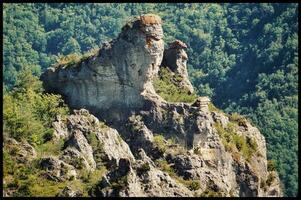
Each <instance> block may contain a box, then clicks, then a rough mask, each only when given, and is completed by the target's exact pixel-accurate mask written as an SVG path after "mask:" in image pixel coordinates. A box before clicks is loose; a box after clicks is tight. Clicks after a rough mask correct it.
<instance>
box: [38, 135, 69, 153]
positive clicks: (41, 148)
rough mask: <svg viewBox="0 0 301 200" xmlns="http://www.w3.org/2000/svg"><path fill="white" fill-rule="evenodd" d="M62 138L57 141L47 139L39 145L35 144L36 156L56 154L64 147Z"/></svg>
mask: <svg viewBox="0 0 301 200" xmlns="http://www.w3.org/2000/svg"><path fill="white" fill-rule="evenodd" d="M64 142H65V141H64V139H59V140H58V141H49V142H46V143H44V144H41V145H37V147H36V151H37V154H38V157H43V156H49V155H54V156H58V155H59V154H60V153H61V151H62V150H63V148H64Z"/></svg>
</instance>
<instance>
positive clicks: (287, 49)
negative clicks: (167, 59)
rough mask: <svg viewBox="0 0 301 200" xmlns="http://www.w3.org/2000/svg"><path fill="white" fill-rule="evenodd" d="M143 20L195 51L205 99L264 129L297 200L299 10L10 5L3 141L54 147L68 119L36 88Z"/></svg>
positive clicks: (193, 71) (195, 77) (56, 100)
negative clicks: (54, 136) (50, 141)
mask: <svg viewBox="0 0 301 200" xmlns="http://www.w3.org/2000/svg"><path fill="white" fill-rule="evenodd" d="M145 13H155V14H157V15H159V16H160V17H161V18H162V19H163V29H164V34H165V36H164V37H165V38H164V40H165V42H166V44H168V42H170V41H172V40H174V39H180V40H182V41H183V42H185V43H186V44H187V46H188V49H187V54H188V57H189V59H188V71H189V75H190V78H191V82H192V83H193V85H194V87H195V89H196V91H197V93H198V94H199V95H206V96H209V97H210V98H211V99H212V102H213V103H214V104H215V105H216V106H217V107H219V108H221V109H223V110H224V111H226V112H229V113H233V112H237V113H239V114H242V115H245V116H246V117H248V118H249V119H250V120H251V121H252V122H253V123H254V124H255V125H256V126H257V127H259V129H260V131H261V133H262V134H263V135H264V136H265V138H266V142H267V149H268V154H267V156H268V159H270V160H274V161H275V164H276V168H277V170H278V172H279V175H280V178H281V181H282V183H283V187H284V192H285V195H286V196H296V195H297V194H298V157H297V155H298V4H292V3H287V4H285V3H281V4H280V3H279V4H278V3H277V4H276V3H275V4H274V3H270V4H268V3H261V4H255V3H252V4H229V3H226V4H182V3H180V4H179V3H174V4H136V3H123V4H92V3H89V4H3V92H4V120H5V121H4V133H6V134H11V133H14V134H15V135H13V137H15V138H20V137H27V139H28V140H29V141H30V142H31V143H36V144H39V143H40V142H41V141H43V140H45V139H46V140H47V136H49V134H50V131H49V123H50V122H51V120H52V119H54V116H55V114H57V113H64V114H65V113H67V112H68V111H67V108H65V106H64V105H63V103H62V101H61V100H60V97H59V96H56V95H49V94H44V93H42V90H41V86H40V85H39V84H40V83H39V82H38V81H37V80H35V79H37V77H39V76H40V74H41V73H42V72H43V71H44V70H45V69H46V68H47V67H49V66H50V65H52V64H54V63H55V62H56V60H58V59H60V58H62V57H63V56H65V55H68V54H71V53H76V54H79V55H80V54H84V53H85V52H87V51H89V50H92V49H94V48H98V47H101V44H102V43H103V42H105V41H109V40H111V39H113V38H115V37H116V36H117V35H118V33H119V32H120V31H121V28H122V26H123V25H124V24H125V22H126V21H127V20H129V19H130V18H131V17H132V16H137V15H140V14H145ZM31 74H33V75H34V76H31ZM13 108H17V110H13ZM24 113H26V114H27V115H25V116H24ZM43 113H44V115H43ZM45 113H48V114H45ZM49 113H50V114H49ZM12 124H13V125H12ZM16 124H17V125H16ZM11 127H15V128H17V129H14V131H12V130H10V128H11ZM16 130H17V131H16ZM29 130H30V131H29ZM34 131H36V132H39V131H40V132H42V133H43V134H42V135H41V134H40V135H39V134H34V135H32V134H31V133H30V132H34ZM23 134H24V135H25V136H24V135H23ZM26 134H27V135H26ZM42 136H43V137H42ZM4 155H5V154H4ZM4 159H5V158H4Z"/></svg>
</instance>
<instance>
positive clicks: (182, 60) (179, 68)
mask: <svg viewBox="0 0 301 200" xmlns="http://www.w3.org/2000/svg"><path fill="white" fill-rule="evenodd" d="M186 48H187V46H186V44H185V43H183V42H182V41H180V40H176V41H174V42H172V43H170V44H169V48H168V49H165V50H164V57H163V61H162V66H165V67H168V68H170V69H171V70H172V71H173V72H175V73H176V74H177V75H178V76H179V77H180V87H181V88H183V89H187V90H188V91H189V92H190V93H191V94H192V93H193V86H192V84H191V83H190V81H189V78H188V72H187V67H186V63H187V59H188V56H187V54H186V52H185V49H186Z"/></svg>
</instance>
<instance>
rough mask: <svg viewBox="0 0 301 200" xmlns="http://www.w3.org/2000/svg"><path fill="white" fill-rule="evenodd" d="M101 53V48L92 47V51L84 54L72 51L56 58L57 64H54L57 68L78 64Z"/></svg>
mask: <svg viewBox="0 0 301 200" xmlns="http://www.w3.org/2000/svg"><path fill="white" fill-rule="evenodd" d="M98 53H99V48H95V49H91V50H90V51H88V52H86V53H84V54H78V53H71V54H69V55H66V56H64V55H59V57H58V59H57V60H56V64H54V65H53V66H54V67H55V68H58V67H62V68H66V67H72V66H76V64H79V63H81V62H82V61H84V60H86V59H88V58H89V57H91V56H94V55H97V54H98Z"/></svg>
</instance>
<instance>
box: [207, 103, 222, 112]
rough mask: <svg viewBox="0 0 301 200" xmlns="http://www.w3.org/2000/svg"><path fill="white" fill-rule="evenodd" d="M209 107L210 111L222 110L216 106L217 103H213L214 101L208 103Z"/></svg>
mask: <svg viewBox="0 0 301 200" xmlns="http://www.w3.org/2000/svg"><path fill="white" fill-rule="evenodd" d="M208 109H209V111H210V112H222V111H221V110H220V109H218V108H217V107H215V105H213V103H211V102H209V103H208Z"/></svg>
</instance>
